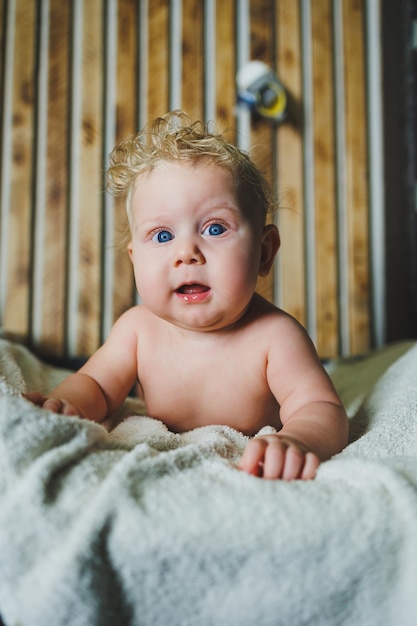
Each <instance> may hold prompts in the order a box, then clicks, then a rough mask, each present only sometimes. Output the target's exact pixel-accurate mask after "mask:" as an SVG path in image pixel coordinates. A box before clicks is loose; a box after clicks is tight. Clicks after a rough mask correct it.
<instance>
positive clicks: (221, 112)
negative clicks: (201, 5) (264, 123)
mask: <svg viewBox="0 0 417 626" xmlns="http://www.w3.org/2000/svg"><path fill="white" fill-rule="evenodd" d="M235 23H236V10H235V5H234V2H230V1H226V2H225V1H224V0H217V2H216V122H217V124H218V126H219V128H221V129H224V130H228V131H229V135H228V136H229V137H230V140H231V141H233V142H234V141H235V140H236V119H235V115H234V109H235V106H236V79H235V76H236V59H235V41H236V33H235Z"/></svg>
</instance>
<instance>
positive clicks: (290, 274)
mask: <svg viewBox="0 0 417 626" xmlns="http://www.w3.org/2000/svg"><path fill="white" fill-rule="evenodd" d="M276 32H277V44H276V54H277V74H278V77H279V79H280V80H281V81H282V83H283V85H284V86H285V89H286V92H287V98H288V113H287V119H286V121H285V123H283V124H282V125H281V126H279V128H278V131H277V141H276V150H277V158H276V172H277V176H276V188H277V197H278V210H277V214H276V220H277V223H278V226H279V230H280V235H281V249H280V251H279V252H278V255H279V256H278V272H279V274H278V278H277V283H278V290H277V291H278V293H277V295H276V299H277V301H278V303H279V304H280V305H281V306H282V307H283V308H284V309H285V310H286V311H288V313H290V314H291V315H293V316H294V317H295V318H296V319H297V320H298V321H299V322H300V323H301V324H305V323H306V303H305V254H304V206H303V195H304V189H303V120H302V117H301V113H300V110H301V107H302V98H303V94H302V75H301V64H302V59H301V41H300V37H301V35H300V33H301V26H300V7H299V4H298V3H297V2H293V1H292V0H279V2H277V13H276Z"/></svg>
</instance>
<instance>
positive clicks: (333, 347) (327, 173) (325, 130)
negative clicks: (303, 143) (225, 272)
mask: <svg viewBox="0 0 417 626" xmlns="http://www.w3.org/2000/svg"><path fill="white" fill-rule="evenodd" d="M311 11H312V49H313V59H312V62H313V66H312V67H313V102H314V105H313V106H314V110H313V124H314V169H315V172H314V186H315V191H314V206H315V230H316V234H315V238H316V259H315V262H316V285H317V293H316V301H317V346H318V349H319V352H320V354H322V355H323V356H326V355H333V354H337V351H338V301H337V232H336V214H337V211H336V168H335V151H334V144H335V129H334V85H333V56H332V55H333V52H332V51H333V39H332V8H331V1H330V0H315V1H314V2H312V3H311Z"/></svg>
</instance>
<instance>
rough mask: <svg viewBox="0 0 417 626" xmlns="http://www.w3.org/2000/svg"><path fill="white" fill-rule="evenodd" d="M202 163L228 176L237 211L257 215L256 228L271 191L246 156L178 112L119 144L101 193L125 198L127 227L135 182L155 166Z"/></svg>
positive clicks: (269, 204) (267, 207) (269, 206)
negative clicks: (209, 164)
mask: <svg viewBox="0 0 417 626" xmlns="http://www.w3.org/2000/svg"><path fill="white" fill-rule="evenodd" d="M202 160H208V161H209V162H211V163H213V164H214V165H217V166H219V167H222V168H224V169H226V170H228V171H229V172H230V173H231V174H232V177H233V180H234V183H235V186H236V193H237V198H238V202H239V205H240V206H241V208H242V209H246V211H247V212H248V213H249V212H250V211H251V212H255V211H259V213H258V216H260V217H261V219H262V225H263V224H264V223H265V221H266V217H267V215H268V213H269V212H270V211H271V209H272V201H271V197H272V194H271V189H270V186H269V184H268V182H267V180H266V179H265V177H264V176H263V174H262V173H261V171H260V170H259V169H258V168H257V167H256V165H255V164H254V163H253V161H252V160H251V158H250V157H249V155H248V154H247V153H245V152H243V151H242V150H240V149H239V148H237V147H236V146H234V145H233V144H232V143H230V142H228V141H227V140H226V138H225V137H224V136H223V135H219V134H214V133H213V132H211V130H210V128H209V126H208V125H205V124H203V123H202V122H200V121H196V122H193V121H192V120H191V118H190V117H189V116H188V115H187V114H186V113H185V112H184V111H179V110H175V111H171V112H169V113H167V114H165V115H163V116H162V117H158V118H156V119H155V120H154V121H153V122H152V123H151V124H150V125H149V126H145V127H144V128H143V130H141V131H139V132H138V133H136V134H135V135H133V136H131V137H129V138H127V139H125V140H124V141H122V142H121V143H120V144H119V145H117V146H116V147H115V148H114V149H113V151H112V152H111V153H110V157H109V167H108V169H107V173H106V178H107V185H106V188H107V190H108V191H109V192H110V193H112V194H113V195H115V196H124V195H127V214H128V218H129V223H131V207H130V205H131V196H132V192H133V188H134V185H135V182H136V180H137V179H138V177H139V176H141V175H142V174H144V173H145V172H148V171H151V170H152V169H153V168H155V167H156V166H157V165H158V164H160V163H161V162H167V161H186V162H189V163H197V162H199V161H202Z"/></svg>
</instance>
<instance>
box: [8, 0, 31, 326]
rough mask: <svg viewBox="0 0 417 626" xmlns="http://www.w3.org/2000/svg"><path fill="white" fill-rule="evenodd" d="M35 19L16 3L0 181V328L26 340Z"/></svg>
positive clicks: (22, 4)
mask: <svg viewBox="0 0 417 626" xmlns="http://www.w3.org/2000/svg"><path fill="white" fill-rule="evenodd" d="M36 19H37V14H36V5H35V3H27V2H25V0H16V19H15V22H16V25H18V28H16V30H15V35H14V49H13V64H14V65H13V94H12V107H13V120H12V128H11V133H12V138H11V141H12V157H11V158H12V163H11V179H10V181H2V183H3V184H4V185H10V207H9V219H8V238H7V246H8V249H7V253H8V254H7V256H8V259H7V266H8V277H7V280H8V284H7V288H6V291H7V299H6V304H5V311H4V315H3V324H4V327H5V328H7V329H8V330H9V331H10V332H12V333H16V334H18V335H22V336H28V335H29V324H30V320H29V302H30V284H31V264H30V260H31V246H32V208H33V207H32V183H33V180H32V177H33V138H34V105H35V101H36V84H35V80H34V78H35V75H34V69H35V63H36Z"/></svg>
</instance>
